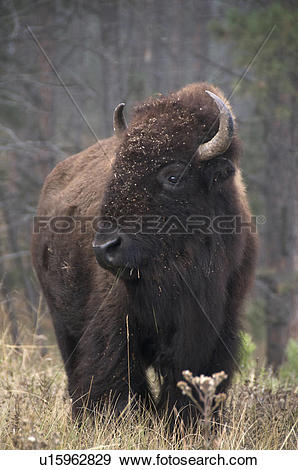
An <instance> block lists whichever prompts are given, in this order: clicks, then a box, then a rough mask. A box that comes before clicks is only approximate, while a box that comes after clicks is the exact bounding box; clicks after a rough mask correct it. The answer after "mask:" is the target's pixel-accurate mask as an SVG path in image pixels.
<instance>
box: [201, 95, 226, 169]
mask: <svg viewBox="0 0 298 470" xmlns="http://www.w3.org/2000/svg"><path fill="white" fill-rule="evenodd" d="M205 91H206V93H208V95H210V96H211V98H213V99H214V101H215V103H216V105H217V107H218V109H219V127H218V132H217V133H216V134H215V136H214V137H213V138H212V139H211V140H209V141H208V142H205V143H204V144H201V145H199V148H198V150H197V152H196V153H197V155H198V157H199V159H200V160H210V159H211V158H213V157H216V156H217V155H220V154H221V153H224V152H225V151H226V150H227V149H228V148H229V146H230V144H231V142H232V138H233V132H234V122H233V116H232V113H231V111H230V110H229V109H228V107H227V106H226V105H225V103H224V102H223V101H222V100H221V99H220V98H219V97H218V96H217V95H215V94H214V93H212V92H211V91H209V90H205Z"/></svg>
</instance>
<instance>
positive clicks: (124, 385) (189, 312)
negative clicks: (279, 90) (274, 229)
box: [32, 83, 256, 412]
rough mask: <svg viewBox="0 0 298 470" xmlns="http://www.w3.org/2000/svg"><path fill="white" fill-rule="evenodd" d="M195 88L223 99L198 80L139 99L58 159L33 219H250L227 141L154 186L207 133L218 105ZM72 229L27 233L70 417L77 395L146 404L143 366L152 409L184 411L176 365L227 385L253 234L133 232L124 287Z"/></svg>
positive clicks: (234, 148) (233, 149)
mask: <svg viewBox="0 0 298 470" xmlns="http://www.w3.org/2000/svg"><path fill="white" fill-rule="evenodd" d="M206 89H208V90H211V91H213V92H214V93H216V94H217V95H219V96H220V97H222V99H224V98H223V95H222V93H221V92H220V91H219V90H218V89H216V88H214V87H213V86H211V85H210V84H206V83H200V84H192V85H189V86H187V87H185V88H183V89H182V90H180V91H178V92H176V93H173V94H171V95H169V96H157V97H154V98H150V99H148V100H147V101H145V102H144V103H143V104H141V105H140V106H138V107H137V108H136V109H135V112H134V116H133V118H132V122H131V124H130V126H129V127H128V129H127V131H126V132H125V133H124V135H123V138H121V139H120V140H118V139H117V138H116V137H111V138H109V139H106V140H103V141H100V142H99V143H98V144H95V145H93V146H92V147H90V148H88V149H87V150H85V151H83V152H81V153H79V154H77V155H74V156H72V157H70V158H68V159H66V160H65V161H63V162H61V163H59V164H58V165H57V166H56V168H55V169H54V170H53V171H52V173H51V174H50V175H49V176H48V178H47V179H46V182H45V184H44V187H43V190H42V194H41V198H40V203H39V208H38V214H39V215H41V216H59V215H72V216H91V217H92V216H99V215H102V216H113V217H119V216H129V215H134V214H137V215H150V214H151V215H159V216H160V217H161V219H162V218H164V219H166V217H167V216H171V215H176V216H177V217H179V219H180V220H181V221H185V220H186V218H187V217H188V216H190V215H192V214H200V215H205V216H209V217H214V216H216V215H241V216H242V217H243V220H249V217H250V213H249V209H248V204H247V200H246V196H245V190H244V187H243V184H242V181H241V174H240V170H239V167H238V159H239V154H240V145H239V141H238V138H237V136H236V135H234V137H233V141H232V143H231V145H230V147H229V149H228V150H227V151H226V152H225V154H223V155H220V156H218V157H215V158H214V159H212V160H210V161H206V162H200V161H198V160H197V159H195V160H194V161H192V163H191V165H190V166H189V168H188V169H187V171H185V174H184V176H183V178H182V180H181V184H179V186H178V187H177V188H173V189H171V188H168V187H167V185H166V184H164V181H165V176H167V172H169V174H171V172H173V171H174V172H175V174H177V172H180V173H181V171H182V170H184V168H185V166H186V165H187V163H188V162H189V161H190V159H191V157H192V155H193V154H194V152H195V150H196V149H197V147H198V145H199V144H200V143H201V142H203V141H207V140H209V139H210V138H211V137H212V136H213V135H214V134H215V133H216V132H217V130H218V122H217V121H216V117H217V114H218V109H217V107H216V105H215V103H214V101H213V100H212V99H211V98H210V96H208V95H207V94H206V93H205V90H206ZM226 104H227V105H228V106H229V104H228V103H227V102H226ZM208 130H209V134H207V131H208ZM82 232H83V231H82V230H79V227H76V229H75V230H74V231H73V232H72V233H71V234H65V235H63V234H55V233H53V232H51V231H50V230H49V229H48V228H45V229H43V230H41V231H40V233H39V234H34V235H33V245H32V246H33V248H32V253H33V262H34V266H35V269H36V272H37V275H38V277H39V280H40V283H41V286H42V289H43V292H44V294H45V297H46V299H47V302H48V304H49V308H50V311H51V315H52V318H53V322H54V326H55V331H56V335H57V340H58V344H59V347H60V350H61V353H62V357H63V360H64V363H65V368H66V372H67V375H68V381H69V393H70V395H71V396H72V397H73V400H74V409H75V410H77V409H79V408H80V407H81V406H82V403H83V400H84V398H86V396H88V403H89V406H93V405H95V404H98V403H100V402H101V403H102V402H103V401H104V400H105V399H107V398H112V399H113V400H114V403H115V409H116V410H117V411H119V412H121V411H122V410H123V408H124V407H125V406H126V405H127V402H128V399H129V390H130V392H131V396H132V397H134V399H135V400H136V401H137V400H138V399H139V398H141V400H142V401H143V402H144V403H148V401H150V400H148V398H149V397H150V387H149V386H148V381H147V377H146V370H147V368H148V367H153V368H154V369H155V371H156V372H157V374H158V375H159V376H160V377H163V380H162V384H161V391H160V395H159V399H158V402H157V403H156V405H157V408H158V409H161V410H162V409H164V408H165V407H166V406H168V408H169V410H171V409H172V408H173V406H174V405H175V406H176V408H177V409H178V410H182V409H183V408H185V405H187V404H188V399H187V398H186V397H185V396H183V395H182V394H181V392H180V391H179V390H178V389H177V386H176V384H177V382H178V381H179V380H181V371H182V370H185V369H189V370H191V371H192V372H193V373H194V374H195V375H198V374H205V375H210V374H212V373H214V372H218V371H221V370H224V371H225V372H226V373H227V374H228V376H229V380H230V379H231V377H232V374H233V371H234V369H235V358H237V350H238V331H239V315H240V312H241V308H242V305H243V301H244V297H245V295H246V293H247V290H248V288H249V286H250V284H251V281H252V278H253V272H254V266H255V259H256V237H255V235H253V234H252V233H250V232H249V231H248V230H244V231H242V233H240V234H230V235H223V234H216V233H213V234H211V235H203V234H201V233H195V234H192V235H175V233H169V234H166V235H159V236H158V235H150V234H147V235H144V234H132V235H130V236H129V237H128V238H129V241H128V245H127V246H128V248H127V249H126V252H125V253H124V254H123V256H124V258H125V259H124V262H125V264H126V265H127V266H129V267H130V268H135V269H138V270H139V272H140V279H135V280H133V281H132V280H125V279H122V278H117V277H115V276H114V275H113V274H112V273H110V272H109V271H106V270H104V269H102V268H101V267H100V266H99V265H98V264H97V262H96V259H95V256H94V253H93V249H92V245H91V244H92V240H93V238H94V236H95V234H94V233H93V231H92V230H91V229H90V228H88V229H87V230H86V233H82ZM96 236H98V234H97V235H96ZM206 316H207V317H208V319H209V320H208V319H207V318H206ZM226 385H227V383H226V384H225V385H224V387H223V388H225V387H226Z"/></svg>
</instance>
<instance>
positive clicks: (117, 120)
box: [113, 103, 127, 137]
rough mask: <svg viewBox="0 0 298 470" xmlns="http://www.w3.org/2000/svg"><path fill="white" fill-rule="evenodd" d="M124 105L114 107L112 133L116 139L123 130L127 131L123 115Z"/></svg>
mask: <svg viewBox="0 0 298 470" xmlns="http://www.w3.org/2000/svg"><path fill="white" fill-rule="evenodd" d="M124 106H125V103H120V104H118V106H116V108H115V111H114V117H113V124H114V131H115V134H116V136H117V137H121V135H122V134H123V132H124V131H125V129H127V124H126V121H125V117H124V114H123V109H124Z"/></svg>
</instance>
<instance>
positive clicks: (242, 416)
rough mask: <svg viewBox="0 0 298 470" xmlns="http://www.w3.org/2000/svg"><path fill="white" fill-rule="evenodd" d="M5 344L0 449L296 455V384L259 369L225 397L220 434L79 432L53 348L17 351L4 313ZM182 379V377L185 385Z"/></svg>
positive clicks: (139, 417) (129, 421)
mask: <svg viewBox="0 0 298 470" xmlns="http://www.w3.org/2000/svg"><path fill="white" fill-rule="evenodd" d="M1 316H2V323H0V327H1V328H2V333H1V336H0V396H1V406H0V448H1V449H171V450H172V449H296V448H297V414H298V413H297V401H298V400H297V398H298V388H297V382H296V378H295V376H294V375H293V374H292V373H286V374H284V375H283V376H282V375H281V376H280V377H279V378H276V377H273V375H272V374H271V373H270V372H268V371H266V370H264V368H262V367H260V366H259V367H256V365H255V363H253V364H250V365H247V364H246V366H245V367H244V371H243V374H242V375H240V374H238V375H237V376H236V377H235V379H234V382H233V385H232V387H231V389H230V391H229V393H228V398H227V401H226V403H225V407H224V418H223V420H222V422H221V425H220V430H219V431H217V432H216V433H214V434H212V432H211V433H209V435H206V430H205V431H203V427H202V428H201V429H198V430H197V431H196V432H193V431H192V430H191V429H189V430H187V431H185V430H183V429H180V430H178V431H177V432H176V433H175V434H174V435H173V433H170V431H169V430H168V428H167V427H166V425H165V420H163V419H160V418H154V417H152V415H150V414H149V413H148V412H147V413H146V412H143V413H141V412H140V413H139V414H136V413H134V414H129V413H128V414H127V415H126V416H125V418H123V419H121V420H116V419H115V418H113V419H112V418H111V417H109V416H106V417H105V418H104V417H102V416H98V418H97V419H96V421H95V423H91V422H90V419H89V418H88V417H87V418H86V419H85V420H84V422H83V425H82V426H81V427H80V428H78V427H77V425H76V424H75V423H73V422H72V420H71V404H70V399H69V397H68V395H67V390H66V377H65V374H64V370H63V365H62V362H61V359H60V356H59V351H58V349H57V347H56V345H55V344H54V340H53V339H52V340H51V341H49V340H48V343H49V342H51V343H52V344H47V353H46V354H45V355H44V356H42V355H41V347H40V338H39V337H37V336H36V335H34V334H32V333H28V330H27V329H26V327H24V328H23V331H22V335H21V338H22V340H21V342H22V344H21V345H20V346H18V347H15V346H12V345H11V343H12V341H11V338H10V334H9V328H8V323H7V321H6V319H5V312H3V311H2V312H1ZM181 378H182V377H181Z"/></svg>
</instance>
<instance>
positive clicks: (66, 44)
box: [0, 0, 298, 368]
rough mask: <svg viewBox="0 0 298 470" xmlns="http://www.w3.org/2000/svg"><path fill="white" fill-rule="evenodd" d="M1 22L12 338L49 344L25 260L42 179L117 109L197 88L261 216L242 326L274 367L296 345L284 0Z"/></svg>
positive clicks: (293, 180)
mask: <svg viewBox="0 0 298 470" xmlns="http://www.w3.org/2000/svg"><path fill="white" fill-rule="evenodd" d="M0 15H1V17H0V26H1V27H0V60H1V66H0V67H1V77H0V303H1V306H2V307H3V306H5V310H6V311H8V312H9V316H10V321H11V333H12V339H13V341H15V342H16V343H18V342H19V341H20V338H21V333H22V328H23V325H24V324H28V323H29V324H30V325H31V328H33V329H35V331H36V332H37V334H38V335H39V336H40V338H41V339H42V338H44V336H50V337H51V338H52V332H51V329H50V321H49V318H48V315H47V314H46V307H45V305H44V304H43V302H42V299H41V297H40V289H39V286H38V283H37V280H36V277H35V275H34V273H33V271H32V266H31V258H30V236H31V230H32V218H33V216H34V214H35V211H36V205H37V201H38V197H39V192H40V189H41V187H42V184H43V181H44V179H45V177H46V175H47V174H48V173H49V172H50V171H51V169H52V168H53V167H54V166H55V165H56V163H58V162H59V161H60V160H62V159H64V158H66V157H67V156H69V155H71V154H73V153H76V152H79V151H80V150H82V149H83V148H86V147H87V146H89V145H92V144H93V143H94V142H95V139H96V136H98V137H99V138H103V137H107V136H109V135H111V134H112V132H113V129H112V114H113V110H114V107H115V106H116V105H117V104H118V103H119V102H122V101H125V102H126V103H127V113H128V117H129V111H130V109H131V107H132V106H133V105H134V104H135V103H136V102H137V101H140V100H143V98H145V97H147V96H149V95H152V94H154V93H158V92H162V93H167V92H169V91H172V90H175V89H178V88H180V87H182V86H184V85H186V84H187V83H190V82H194V81H202V80H207V81H210V82H212V83H213V84H214V85H216V86H218V87H221V88H222V89H223V90H224V92H225V94H226V96H227V97H228V98H230V100H231V103H232V106H233V108H234V111H235V114H236V116H237V118H238V128H239V133H240V135H241V137H242V139H243V142H244V155H243V159H242V168H243V174H244V179H245V182H246V184H247V188H248V195H249V199H250V202H251V205H252V212H253V214H255V215H259V216H265V217H266V219H264V218H263V220H262V221H263V222H265V223H262V224H261V223H260V224H259V225H258V228H259V233H260V257H259V266H258V272H257V279H256V283H255V288H254V292H253V296H252V298H251V300H250V302H249V304H248V306H247V311H246V316H245V327H246V329H247V331H249V332H250V334H251V336H252V338H253V340H254V342H255V343H256V344H257V352H258V355H259V356H260V357H265V356H266V357H267V360H268V362H269V363H270V364H271V365H272V366H273V367H274V368H277V367H278V366H279V365H280V364H281V362H282V361H283V360H284V356H285V350H286V345H287V344H288V341H289V339H290V338H293V339H292V341H293V340H297V339H298V289H297V281H298V279H297V271H298V245H297V243H298V242H297V239H298V225H297V208H298V207H297V204H298V201H297V141H298V113H297V105H298V100H297V98H298V87H297V83H298V68H297V57H298V54H297V53H298V29H297V24H298V3H297V1H295V0H292V1H290V0H284V1H279V2H278V1H277V2H276V1H271V0H260V1H256V0H255V1H252V0H247V1H232V0H224V1H221V0H209V1H207V0H88V1H87V0H36V1H30V0H27V1H26V0H2V1H1V2H0ZM28 26H29V28H28ZM35 38H36V39H35ZM37 43H38V44H37ZM42 48H43V50H44V51H45V53H46V54H47V56H48V58H49V59H50V61H51V63H53V64H54V67H55V70H56V72H55V70H53V68H52V67H51V66H50V65H49V62H48V61H47V60H46V59H45V56H44V54H43V52H42ZM57 73H58V74H59V77H60V80H59V77H58V76H57ZM61 79H62V80H63V82H64V83H65V85H66V86H67V89H68V90H69V92H70V94H71V96H72V97H73V100H74V101H75V103H77V106H78V107H79V108H80V110H81V113H80V112H78V110H77V108H76V106H75V105H74V102H73V101H72V100H71V99H70V97H69V94H68V93H67V92H66V90H65V87H64V86H63V83H62V81H61ZM84 116H85V117H86V120H87V121H88V123H89V125H86V122H85V120H84ZM98 177H99V178H100V175H98ZM260 220H261V219H259V221H260ZM0 312H1V309H0Z"/></svg>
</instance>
